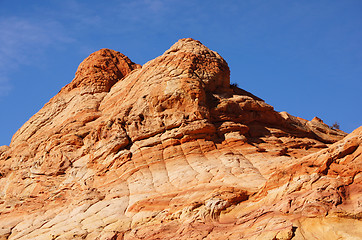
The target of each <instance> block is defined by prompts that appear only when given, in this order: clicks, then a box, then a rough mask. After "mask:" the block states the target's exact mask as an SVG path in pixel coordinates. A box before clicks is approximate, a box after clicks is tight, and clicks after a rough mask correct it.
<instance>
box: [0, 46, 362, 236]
mask: <svg viewBox="0 0 362 240" xmlns="http://www.w3.org/2000/svg"><path fill="white" fill-rule="evenodd" d="M361 141H362V128H358V129H356V130H355V131H354V132H353V133H351V134H349V135H347V136H346V134H345V133H344V132H342V131H340V130H336V129H331V128H329V127H328V126H327V125H326V124H324V123H323V122H322V121H321V120H320V119H318V118H315V119H313V120H312V121H307V120H304V119H301V118H297V117H294V116H291V115H290V114H288V113H286V112H276V111H275V110H274V109H273V107H272V106H270V105H268V104H267V103H265V102H264V101H263V100H262V99H260V98H258V97H256V96H254V95H252V94H251V93H249V92H246V91H244V90H242V89H239V88H238V87H236V86H233V85H230V71H229V67H228V65H227V63H226V62H225V60H224V59H223V58H222V57H221V56H220V55H219V54H218V53H216V52H214V51H211V50H209V49H208V48H207V47H205V46H204V45H202V44H201V43H200V42H199V41H195V40H193V39H181V40H179V41H178V42H177V43H175V44H174V45H173V46H172V47H171V48H170V49H169V50H167V51H166V52H165V53H164V54H163V55H161V56H160V57H158V58H156V59H154V60H151V61H149V62H148V63H146V64H145V65H144V66H140V65H137V64H135V63H133V62H132V61H131V60H130V59H129V58H127V57H126V56H124V55H123V54H121V53H119V52H116V51H113V50H109V49H102V50H99V51H98V52H95V53H93V54H92V55H90V56H89V57H88V58H87V59H86V60H84V62H83V63H81V64H80V66H79V68H78V70H77V72H76V75H75V78H74V80H73V81H72V82H71V83H70V84H68V85H67V86H65V87H64V88H63V89H62V90H61V91H60V92H59V93H58V94H57V95H56V96H55V97H53V98H52V99H51V100H50V101H49V102H48V103H47V104H45V106H44V107H43V108H42V109H41V110H40V111H39V112H38V113H36V114H35V115H34V116H33V117H32V118H30V120H29V121H28V122H26V123H25V124H24V125H23V126H22V127H21V128H20V129H19V130H18V131H17V132H16V133H15V135H14V136H13V139H12V141H11V144H10V146H2V147H0V199H1V201H0V239H1V238H2V239H58V240H60V239H328V240H330V239H360V237H361V236H362V231H361V230H360V229H362V224H361V221H360V219H361V211H362V205H361V202H362V196H361V193H362V188H361V181H362V174H361V170H360V169H361V167H362V166H361V164H362V161H361V160H362V157H361V153H362V148H361Z"/></svg>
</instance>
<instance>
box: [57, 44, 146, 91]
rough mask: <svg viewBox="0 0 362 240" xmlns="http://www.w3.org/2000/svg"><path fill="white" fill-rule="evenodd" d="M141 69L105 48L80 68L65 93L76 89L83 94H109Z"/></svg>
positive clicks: (65, 88) (88, 58) (90, 56)
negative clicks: (117, 85)
mask: <svg viewBox="0 0 362 240" xmlns="http://www.w3.org/2000/svg"><path fill="white" fill-rule="evenodd" d="M136 68H140V65H138V64H135V63H133V62H132V61H131V60H130V59H129V58H128V57H127V56H125V55H123V54H122V53H120V52H117V51H114V50H111V49H107V48H103V49H100V50H98V51H96V52H94V53H92V54H91V55H89V57H87V58H86V59H85V60H84V61H83V62H82V63H81V64H80V65H79V67H78V69H77V72H76V73H75V78H74V79H73V81H72V82H71V83H70V84H68V85H67V86H65V87H64V88H63V89H62V90H63V91H66V92H68V91H70V90H72V89H74V88H79V89H81V91H82V93H97V92H108V91H109V90H110V88H111V87H112V86H113V85H114V84H115V83H116V82H117V81H118V80H120V79H122V78H123V77H125V76H126V75H127V74H128V73H130V72H131V71H132V70H134V69H136Z"/></svg>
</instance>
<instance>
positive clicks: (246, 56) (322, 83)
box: [0, 0, 362, 145]
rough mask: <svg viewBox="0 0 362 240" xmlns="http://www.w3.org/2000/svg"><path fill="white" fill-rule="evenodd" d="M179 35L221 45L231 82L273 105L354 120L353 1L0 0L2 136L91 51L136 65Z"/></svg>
mask: <svg viewBox="0 0 362 240" xmlns="http://www.w3.org/2000/svg"><path fill="white" fill-rule="evenodd" d="M185 37H192V38H194V39H197V40H200V41H201V42H202V43H203V44H205V45H206V46H207V47H209V48H210V49H212V50H215V51H217V52H219V53H220V54H221V56H223V57H224V59H225V60H226V61H227V62H228V64H229V67H230V69H231V82H235V83H237V84H238V85H239V87H241V88H243V89H245V90H247V91H250V92H252V93H253V94H255V95H257V96H259V97H261V98H263V99H264V100H265V101H266V102H267V103H269V104H271V105H273V106H274V108H275V109H276V110H277V111H287V112H289V113H290V114H292V115H295V116H299V117H302V118H305V119H308V120H311V119H312V118H313V117H314V116H318V117H320V118H321V119H322V120H324V122H325V123H327V124H329V125H331V124H332V123H334V122H335V121H337V122H339V123H340V126H341V129H342V130H344V131H346V132H351V131H352V130H353V129H355V128H357V127H359V126H361V125H362V106H361V105H362V79H361V77H362V48H361V47H362V46H361V43H362V1H360V0H355V1H353V0H343V1H342V0H338V1H336V0H326V1H322V0H305V1H287V0H283V1H278V0H275V1H273V0H264V1H260V0H243V1H232V0H223V1H220V0H208V1H201V0H182V1H180V0H177V1H174V0H167V1H166V0H134V1H126V0H123V1H122V0H108V1H99V0H98V1H93V0H88V1H75V0H61V1H60V0H59V1H58V0H54V1H40V0H34V1H27V0H23V1H21V0H18V1H10V0H0V107H1V117H0V145H8V144H9V143H10V140H11V137H12V135H13V134H14V133H15V131H16V130H17V129H18V128H19V127H21V125H23V124H24V123H25V122H26V121H27V120H28V119H29V118H30V117H31V116H32V115H34V114H35V113H36V112H37V111H38V110H39V109H40V108H41V107H42V106H43V105H44V104H45V103H46V102H48V100H49V99H50V98H51V97H53V96H54V95H55V94H56V93H57V92H58V91H59V90H60V89H61V87H63V86H64V85H66V84H67V83H69V82H70V81H71V80H72V79H73V77H74V73H75V71H76V69H77V67H78V65H79V63H80V62H81V61H82V60H83V59H84V58H86V57H87V56H88V55H89V54H90V53H92V52H94V51H96V50H99V49H101V48H111V49H114V50H117V51H120V52H122V53H123V54H125V55H127V56H128V57H129V58H130V59H132V60H133V61H134V62H136V63H139V64H144V63H145V62H147V61H149V60H151V59H153V58H155V57H157V56H159V55H161V54H162V53H163V52H164V51H165V50H167V49H168V48H169V47H170V46H171V45H172V44H173V43H174V42H176V41H177V40H178V39H180V38H185Z"/></svg>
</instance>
